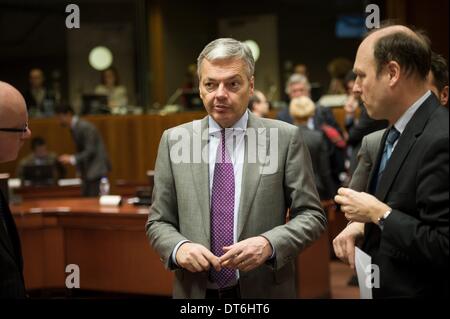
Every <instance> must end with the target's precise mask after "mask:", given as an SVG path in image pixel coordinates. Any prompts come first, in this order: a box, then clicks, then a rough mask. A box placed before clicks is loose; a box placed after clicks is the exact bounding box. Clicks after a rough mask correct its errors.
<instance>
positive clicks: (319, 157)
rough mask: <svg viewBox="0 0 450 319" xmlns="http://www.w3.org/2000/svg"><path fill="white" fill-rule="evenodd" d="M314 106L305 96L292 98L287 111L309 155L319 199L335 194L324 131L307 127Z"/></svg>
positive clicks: (313, 112) (325, 198) (312, 114)
mask: <svg viewBox="0 0 450 319" xmlns="http://www.w3.org/2000/svg"><path fill="white" fill-rule="evenodd" d="M315 110H316V106H315V104H314V102H313V101H312V100H311V99H310V98H309V97H306V96H302V97H298V98H294V99H292V100H291V103H290V105H289V112H290V114H291V116H292V118H293V120H294V124H295V125H297V126H298V127H299V128H300V130H301V132H302V136H303V139H304V141H305V143H306V145H307V146H308V149H309V153H310V155H311V162H312V165H313V170H314V177H315V181H316V186H317V191H318V192H319V196H320V199H321V200H327V199H331V198H333V196H334V195H335V194H336V190H337V187H336V184H335V183H334V181H333V178H332V176H331V168H330V161H329V157H328V153H329V151H328V144H327V140H326V137H325V135H324V133H323V132H322V131H320V130H315V129H311V128H309V127H308V124H307V123H308V121H309V120H310V119H311V118H312V117H313V116H314V114H315Z"/></svg>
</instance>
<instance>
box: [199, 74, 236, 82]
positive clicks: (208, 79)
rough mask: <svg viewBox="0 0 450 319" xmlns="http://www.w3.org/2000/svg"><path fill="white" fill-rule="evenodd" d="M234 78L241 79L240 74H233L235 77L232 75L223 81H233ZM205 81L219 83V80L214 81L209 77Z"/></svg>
mask: <svg viewBox="0 0 450 319" xmlns="http://www.w3.org/2000/svg"><path fill="white" fill-rule="evenodd" d="M235 78H239V79H242V76H241V75H240V74H235V75H232V76H230V77H228V78H225V79H223V81H229V80H233V79H235ZM205 81H219V80H217V79H214V78H210V77H206V78H205Z"/></svg>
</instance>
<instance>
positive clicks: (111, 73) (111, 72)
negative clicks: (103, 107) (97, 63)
mask: <svg viewBox="0 0 450 319" xmlns="http://www.w3.org/2000/svg"><path fill="white" fill-rule="evenodd" d="M100 81H101V84H99V85H97V87H96V88H95V94H98V95H106V96H107V97H108V106H109V108H110V109H111V113H117V112H118V111H119V110H120V109H123V108H126V107H127V105H128V96H127V89H126V88H125V86H123V85H120V80H119V74H118V73H117V70H116V69H115V68H114V67H109V68H107V69H105V70H103V71H102V75H101V80H100Z"/></svg>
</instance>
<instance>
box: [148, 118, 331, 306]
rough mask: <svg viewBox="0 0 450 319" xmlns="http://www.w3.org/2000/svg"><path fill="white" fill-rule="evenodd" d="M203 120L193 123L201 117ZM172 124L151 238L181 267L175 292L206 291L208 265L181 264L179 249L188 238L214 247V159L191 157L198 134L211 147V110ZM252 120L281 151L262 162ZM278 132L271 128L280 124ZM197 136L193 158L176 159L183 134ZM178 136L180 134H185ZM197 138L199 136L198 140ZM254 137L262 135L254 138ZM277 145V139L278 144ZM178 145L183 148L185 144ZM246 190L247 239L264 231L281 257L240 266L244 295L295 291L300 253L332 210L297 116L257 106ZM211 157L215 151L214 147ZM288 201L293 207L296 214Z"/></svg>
mask: <svg viewBox="0 0 450 319" xmlns="http://www.w3.org/2000/svg"><path fill="white" fill-rule="evenodd" d="M194 122H195V123H196V124H193V123H194ZM194 122H191V123H186V124H183V125H181V126H178V127H175V128H172V129H169V130H167V131H165V132H164V134H163V136H162V138H161V142H160V146H159V150H158V157H157V160H156V168H155V182H154V190H153V204H152V206H151V207H150V213H149V218H148V221H147V224H146V232H147V236H148V238H149V240H150V244H151V245H152V246H153V248H154V249H155V250H156V251H157V252H158V254H159V255H160V256H161V260H162V262H163V263H164V264H165V266H166V267H167V268H168V269H171V270H175V283H174V289H173V296H174V297H175V298H204V297H205V291H206V284H207V278H208V273H207V272H202V273H191V272H189V271H187V270H184V269H177V268H176V266H175V265H174V264H173V263H172V261H171V254H172V252H173V250H174V248H175V246H176V244H177V243H179V242H180V241H181V240H189V241H191V242H194V243H199V244H202V245H203V246H205V247H206V248H208V249H210V200H209V198H210V195H209V193H210V190H209V165H208V163H207V161H201V162H198V163H191V162H192V159H193V158H194V157H195V156H197V155H198V154H199V149H197V150H195V151H193V149H195V143H197V142H196V141H200V139H201V138H202V136H203V139H201V142H198V145H200V146H201V150H204V151H205V153H206V154H208V143H207V140H208V118H207V117H205V118H204V119H203V120H201V121H194ZM250 128H252V129H256V130H257V134H256V137H257V143H258V147H262V146H265V147H267V148H266V150H270V143H272V144H273V143H277V142H278V143H277V144H276V145H277V146H278V151H277V152H275V154H267V153H269V152H267V153H265V154H263V159H262V160H261V161H260V162H255V161H252V160H251V157H249V156H252V155H254V153H252V152H247V150H248V149H249V146H250V147H251V145H250V143H251V140H252V139H251V138H250V135H249V131H252V130H249V129H250ZM271 129H274V130H275V131H277V133H278V138H274V137H273V136H270V132H269V131H271V132H273V131H274V130H271ZM177 134H179V136H184V137H185V138H190V139H191V143H189V145H188V150H189V155H190V159H191V161H190V162H189V163H183V162H181V163H180V162H178V163H176V161H175V158H174V157H175V156H176V153H177V152H176V151H175V149H178V150H179V146H180V142H179V138H178V139H177V140H173V139H171V138H170V137H171V136H176V135H177ZM179 136H178V137H179ZM193 139H194V140H193ZM253 140H254V139H253ZM272 146H273V145H272ZM177 147H178V148H177ZM245 150H246V151H245V160H244V166H243V176H242V194H241V200H240V206H239V219H238V225H237V232H238V234H237V238H238V240H239V241H241V240H244V239H246V238H249V237H253V236H258V235H263V236H265V237H266V238H267V239H268V240H269V241H270V243H271V244H272V246H273V248H274V249H275V252H276V255H275V261H274V263H273V264H272V265H271V266H269V264H264V265H262V266H260V267H258V268H257V269H254V270H252V271H249V272H247V273H244V272H241V273H240V274H239V276H240V279H239V284H240V289H241V296H242V298H295V296H296V292H295V260H296V257H297V255H298V253H299V252H300V251H301V250H302V249H304V248H305V247H306V246H307V245H309V244H311V243H312V242H313V241H314V240H316V239H317V238H318V237H319V236H320V234H321V233H322V232H323V230H324V229H325V227H326V218H325V215H324V213H323V210H322V208H321V205H320V201H319V197H318V194H317V190H316V188H315V185H314V175H313V172H312V167H311V159H310V156H309V153H308V150H307V147H306V145H305V144H304V142H303V139H302V136H301V133H300V132H299V130H298V129H297V128H296V127H295V126H293V125H290V124H287V123H283V122H281V121H276V120H270V119H259V118H257V117H255V116H254V115H252V114H251V113H250V114H249V119H248V130H247V136H246V139H245ZM206 158H207V155H206ZM267 158H270V159H271V160H272V161H273V160H275V159H276V160H277V161H278V165H277V169H276V170H275V171H274V172H270V174H260V168H261V166H262V164H261V163H264V162H265V161H264V159H267ZM287 209H289V210H290V213H289V217H290V219H289V221H288V222H287V223H286V219H287Z"/></svg>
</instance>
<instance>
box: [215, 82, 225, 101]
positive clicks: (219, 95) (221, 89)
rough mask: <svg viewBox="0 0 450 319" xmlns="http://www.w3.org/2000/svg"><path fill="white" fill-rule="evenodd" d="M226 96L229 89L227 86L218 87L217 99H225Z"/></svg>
mask: <svg viewBox="0 0 450 319" xmlns="http://www.w3.org/2000/svg"><path fill="white" fill-rule="evenodd" d="M226 96H227V89H226V87H225V84H223V83H220V84H219V86H218V87H217V91H216V97H217V98H224V97H226Z"/></svg>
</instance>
